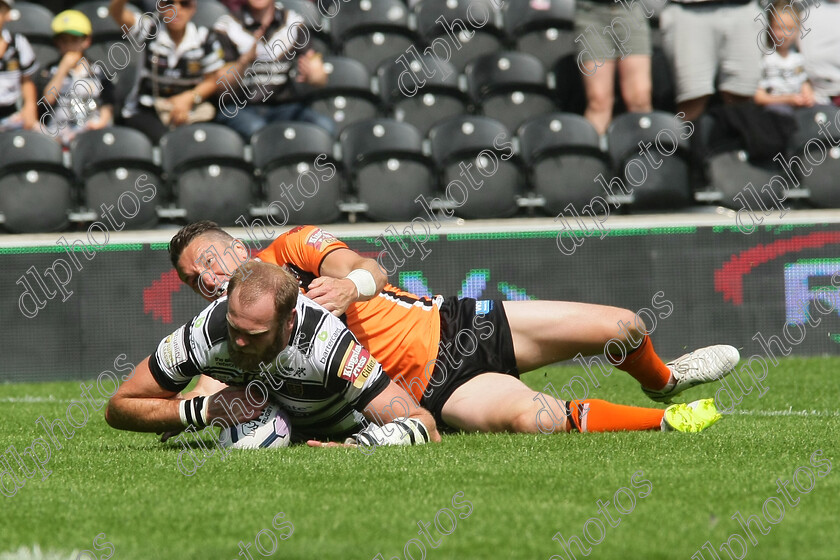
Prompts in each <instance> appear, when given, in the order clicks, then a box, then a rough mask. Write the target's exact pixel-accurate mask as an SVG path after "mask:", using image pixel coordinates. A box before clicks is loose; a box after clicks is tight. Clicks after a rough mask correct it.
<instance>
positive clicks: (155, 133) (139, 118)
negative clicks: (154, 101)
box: [123, 106, 169, 144]
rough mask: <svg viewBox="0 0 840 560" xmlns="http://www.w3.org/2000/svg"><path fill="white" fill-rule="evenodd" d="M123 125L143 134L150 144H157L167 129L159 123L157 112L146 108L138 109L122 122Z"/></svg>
mask: <svg viewBox="0 0 840 560" xmlns="http://www.w3.org/2000/svg"><path fill="white" fill-rule="evenodd" d="M123 124H125V125H126V126H129V127H131V128H135V129H137V130H139V131H140V132H142V133H143V134H145V135H146V136H147V137H148V138H149V140H151V141H152V144H159V143H160V139H161V138H162V137H163V135H164V134H166V133H167V132H169V127H168V126H166V125H165V124H163V123H162V122H160V118H159V117H158V114H157V111H155V110H154V109H151V108H147V107H142V106H141V107H138V109H137V113H135V114H134V116H131V117H129V118H127V119H125V120H124V122H123Z"/></svg>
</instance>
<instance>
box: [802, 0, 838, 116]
mask: <svg viewBox="0 0 840 560" xmlns="http://www.w3.org/2000/svg"><path fill="white" fill-rule="evenodd" d="M811 10H812V13H815V15H816V17H814V18H811V19H809V20H808V27H810V31H809V32H808V34H807V35H806V36H805V37H804V38H802V39H801V40H800V41H799V50H800V52H801V53H802V58H803V59H804V60H805V72H806V74H807V75H808V79H809V80H810V81H811V83H812V84H813V86H814V95H815V97H816V102H817V103H818V104H821V105H823V104H829V103H833V104H834V105H837V106H840V0H828V1H825V0H823V2H821V3H820V4H817V5H815V6H812V8H811Z"/></svg>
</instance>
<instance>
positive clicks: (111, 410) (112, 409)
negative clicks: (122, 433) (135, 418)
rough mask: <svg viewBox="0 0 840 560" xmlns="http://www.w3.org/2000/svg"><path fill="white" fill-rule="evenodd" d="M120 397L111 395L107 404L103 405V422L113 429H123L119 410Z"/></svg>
mask: <svg viewBox="0 0 840 560" xmlns="http://www.w3.org/2000/svg"><path fill="white" fill-rule="evenodd" d="M120 400H121V399H120V398H119V397H116V396H114V397H111V398H110V399H109V400H108V406H106V407H105V422H107V423H108V425H109V426H111V427H112V428H114V429H115V430H124V429H125V425H124V423H123V422H122V415H121V414H120V412H119V408H120Z"/></svg>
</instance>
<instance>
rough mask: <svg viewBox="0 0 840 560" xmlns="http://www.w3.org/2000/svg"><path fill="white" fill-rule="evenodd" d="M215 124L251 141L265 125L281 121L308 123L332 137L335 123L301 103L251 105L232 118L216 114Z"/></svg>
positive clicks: (219, 112) (220, 113) (219, 113)
mask: <svg viewBox="0 0 840 560" xmlns="http://www.w3.org/2000/svg"><path fill="white" fill-rule="evenodd" d="M215 120H216V122H217V123H221V124H224V125H227V126H229V127H231V128H232V129H234V130H235V131H236V132H238V133H239V134H240V136H242V138H244V139H245V141H246V142H248V141H250V140H251V136H252V135H253V134H254V133H255V132H257V131H259V130H260V129H261V128H263V127H264V126H266V125H267V124H271V123H275V122H281V121H299V122H308V123H312V124H315V125H318V126H320V127H321V128H324V129H326V130H327V132H329V133H330V134H331V135H332V136H335V123H334V122H333V120H332V119H331V118H330V117H328V116H325V115H322V114H321V113H318V112H317V111H314V110H313V109H310V108H309V107H307V106H306V105H304V104H303V103H283V104H280V105H268V104H265V103H260V104H257V103H253V104H249V105H246V106H244V107H242V108H241V109H239V111H238V112H237V113H236V114H235V115H234V116H232V117H228V116H226V115H225V114H224V113H222V112H221V111H217V112H216V119H215Z"/></svg>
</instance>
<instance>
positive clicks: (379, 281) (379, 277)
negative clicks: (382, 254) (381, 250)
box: [370, 259, 388, 294]
mask: <svg viewBox="0 0 840 560" xmlns="http://www.w3.org/2000/svg"><path fill="white" fill-rule="evenodd" d="M371 260H372V259H371ZM370 268H371V269H372V270H371V274H373V281H374V282H376V293H377V294H378V293H379V292H381V291H382V289H383V288H384V287H385V284H387V283H388V275H387V274H385V271H384V270H382V267H381V266H379V263H378V262H376V261H373V266H372V267H370Z"/></svg>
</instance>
